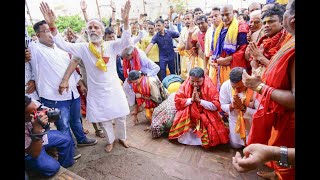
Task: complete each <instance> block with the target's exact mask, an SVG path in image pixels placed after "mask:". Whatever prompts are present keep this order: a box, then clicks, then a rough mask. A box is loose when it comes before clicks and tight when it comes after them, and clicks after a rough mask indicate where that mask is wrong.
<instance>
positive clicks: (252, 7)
mask: <svg viewBox="0 0 320 180" xmlns="http://www.w3.org/2000/svg"><path fill="white" fill-rule="evenodd" d="M255 10H261V4H260V3H257V2H253V3H251V4H250V5H249V7H248V11H249V13H251V12H253V11H255Z"/></svg>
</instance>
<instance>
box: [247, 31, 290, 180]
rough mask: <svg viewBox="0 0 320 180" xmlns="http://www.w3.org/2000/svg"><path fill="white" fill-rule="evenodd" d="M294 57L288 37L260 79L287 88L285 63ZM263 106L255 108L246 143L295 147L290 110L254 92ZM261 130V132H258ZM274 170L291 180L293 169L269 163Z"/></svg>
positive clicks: (286, 67)
mask: <svg viewBox="0 0 320 180" xmlns="http://www.w3.org/2000/svg"><path fill="white" fill-rule="evenodd" d="M294 58H295V37H291V39H289V40H288V42H287V43H286V44H284V45H283V46H282V47H281V48H280V49H279V51H278V52H277V53H276V54H275V55H274V56H273V57H272V58H271V60H270V62H269V64H268V66H267V69H266V71H265V73H264V74H263V75H262V80H263V81H265V83H266V85H268V86H270V87H273V88H275V89H282V90H291V86H290V85H291V83H290V78H289V76H288V75H289V72H290V70H289V68H290V66H289V64H290V63H291V62H292V61H294ZM257 98H258V100H260V102H261V104H262V105H263V107H264V109H259V110H258V111H257V112H256V113H255V114H254V115H253V119H252V126H251V130H250V134H249V137H248V145H249V144H253V143H261V144H268V145H270V146H287V147H289V148H293V147H295V115H294V113H295V112H294V110H291V109H287V108H286V107H284V106H282V105H280V104H278V103H276V102H274V101H273V100H271V98H270V97H263V96H261V95H260V94H258V95H257ZM261 130H264V131H261ZM272 164H273V168H274V169H275V170H276V173H277V174H279V175H280V176H281V178H283V179H294V168H282V167H280V166H278V165H276V163H273V162H272Z"/></svg>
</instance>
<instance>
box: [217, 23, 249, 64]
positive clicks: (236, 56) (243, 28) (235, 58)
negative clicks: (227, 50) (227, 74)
mask: <svg viewBox="0 0 320 180" xmlns="http://www.w3.org/2000/svg"><path fill="white" fill-rule="evenodd" d="M248 32H249V26H248V24H247V23H239V25H238V33H248ZM247 45H248V44H247V43H246V44H242V45H241V46H239V47H238V48H237V50H236V52H234V53H233V54H232V61H231V65H230V69H232V68H234V67H243V68H245V69H251V66H250V62H248V61H247V60H246V59H245V57H244V53H245V51H246V48H247ZM221 57H223V56H221Z"/></svg>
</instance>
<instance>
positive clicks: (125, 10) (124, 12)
mask: <svg viewBox="0 0 320 180" xmlns="http://www.w3.org/2000/svg"><path fill="white" fill-rule="evenodd" d="M130 8H131V3H130V0H128V1H127V2H126V4H125V5H124V8H121V18H122V20H129V13H130Z"/></svg>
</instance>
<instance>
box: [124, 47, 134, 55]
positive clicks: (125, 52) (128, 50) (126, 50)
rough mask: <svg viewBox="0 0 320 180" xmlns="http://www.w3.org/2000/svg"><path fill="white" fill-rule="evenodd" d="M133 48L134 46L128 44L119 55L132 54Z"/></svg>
mask: <svg viewBox="0 0 320 180" xmlns="http://www.w3.org/2000/svg"><path fill="white" fill-rule="evenodd" d="M133 50H134V46H132V45H129V46H128V47H126V48H124V50H123V51H122V53H121V57H126V56H128V55H130V54H132V52H133Z"/></svg>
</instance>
